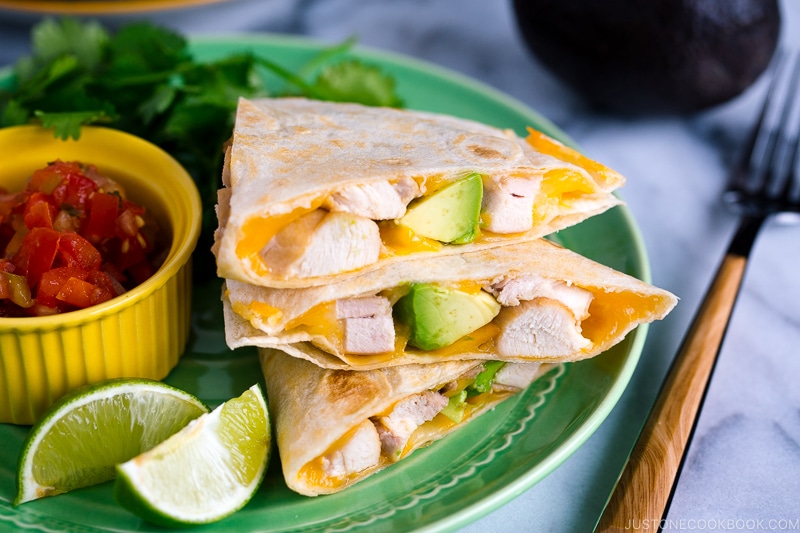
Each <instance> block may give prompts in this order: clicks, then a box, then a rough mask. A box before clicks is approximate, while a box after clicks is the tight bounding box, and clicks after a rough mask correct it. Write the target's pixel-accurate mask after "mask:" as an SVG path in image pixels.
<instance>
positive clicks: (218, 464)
mask: <svg viewBox="0 0 800 533" xmlns="http://www.w3.org/2000/svg"><path fill="white" fill-rule="evenodd" d="M270 446H271V436H270V421H269V413H268V411H267V404H266V402H265V400H264V395H263V393H262V391H261V387H259V386H258V385H254V386H252V387H251V388H250V389H248V390H247V391H245V392H244V394H242V395H241V396H239V397H238V398H234V399H232V400H228V401H227V402H225V403H223V404H222V405H220V406H219V407H217V408H216V409H214V410H213V411H212V412H211V413H209V414H206V415H203V416H201V417H200V418H198V419H197V420H195V421H193V422H191V423H190V424H189V425H188V426H186V427H185V428H184V429H182V430H181V431H179V432H178V433H176V434H175V435H173V436H172V437H170V438H169V439H167V440H166V441H164V442H162V443H161V444H159V445H158V446H156V447H155V448H153V449H152V450H150V451H147V452H144V453H143V454H141V455H139V456H138V457H134V458H133V459H131V460H130V461H128V462H126V463H123V464H121V465H118V466H117V481H116V482H115V484H114V496H115V497H116V499H117V501H118V502H119V503H120V504H122V506H123V507H125V508H127V509H128V510H129V511H131V512H133V513H134V514H136V515H138V516H140V517H141V518H144V519H145V520H148V521H150V522H152V523H154V524H158V525H162V526H184V525H191V524H205V523H209V522H215V521H217V520H220V519H222V518H224V517H226V516H228V515H230V514H232V513H234V512H235V511H237V510H239V509H240V508H242V507H243V506H244V505H245V504H246V503H247V502H248V501H249V500H250V498H251V497H252V496H253V494H255V492H256V490H258V487H259V485H260V484H261V480H262V479H263V478H264V473H265V472H266V469H267V463H268V461H269V456H270Z"/></svg>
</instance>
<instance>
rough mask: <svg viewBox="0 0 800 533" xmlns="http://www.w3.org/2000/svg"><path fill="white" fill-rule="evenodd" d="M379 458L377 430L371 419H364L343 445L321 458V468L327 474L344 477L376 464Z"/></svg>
mask: <svg viewBox="0 0 800 533" xmlns="http://www.w3.org/2000/svg"><path fill="white" fill-rule="evenodd" d="M380 458H381V441H380V439H379V438H378V432H377V431H376V430H375V426H374V425H373V424H372V422H371V421H369V420H364V422H362V423H361V424H359V425H358V427H357V428H356V430H355V431H354V432H353V435H352V436H351V437H350V438H349V439H348V440H347V442H346V443H345V444H344V446H342V447H341V448H339V449H337V450H336V451H335V452H332V453H331V454H329V455H326V456H324V457H323V458H322V469H323V470H324V472H325V475H327V476H331V477H344V476H347V475H348V474H354V473H356V472H361V471H362V470H366V469H367V468H370V467H372V466H375V465H377V464H378V461H379V460H380Z"/></svg>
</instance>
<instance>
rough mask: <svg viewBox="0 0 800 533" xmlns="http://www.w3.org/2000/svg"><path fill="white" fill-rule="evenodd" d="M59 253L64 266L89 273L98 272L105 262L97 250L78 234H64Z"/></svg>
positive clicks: (59, 245)
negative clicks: (77, 268)
mask: <svg viewBox="0 0 800 533" xmlns="http://www.w3.org/2000/svg"><path fill="white" fill-rule="evenodd" d="M58 251H59V254H60V255H61V259H62V261H63V263H64V265H66V266H74V267H79V268H82V269H83V270H87V271H92V270H98V269H99V268H100V263H101V262H102V260H103V258H102V256H101V255H100V252H99V251H98V250H97V248H95V247H94V246H93V245H92V243H90V242H89V241H88V240H86V239H84V238H83V237H81V236H80V235H78V234H77V233H72V232H70V233H62V234H61V240H60V241H59V243H58Z"/></svg>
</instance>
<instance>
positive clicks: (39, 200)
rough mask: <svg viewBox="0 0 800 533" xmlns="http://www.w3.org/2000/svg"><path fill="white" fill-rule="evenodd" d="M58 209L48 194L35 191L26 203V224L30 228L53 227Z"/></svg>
mask: <svg viewBox="0 0 800 533" xmlns="http://www.w3.org/2000/svg"><path fill="white" fill-rule="evenodd" d="M56 211H57V210H56V206H55V205H53V204H52V203H51V202H50V200H49V199H48V196H47V195H46V194H44V193H41V192H35V193H33V194H32V195H31V196H30V198H28V201H27V202H26V203H25V214H24V217H25V225H26V226H27V227H28V228H52V227H53V218H54V217H55V215H56Z"/></svg>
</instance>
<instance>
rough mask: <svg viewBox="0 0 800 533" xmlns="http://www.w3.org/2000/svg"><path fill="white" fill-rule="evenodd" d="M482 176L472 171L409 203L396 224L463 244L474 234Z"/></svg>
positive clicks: (473, 238) (478, 218) (481, 190)
mask: <svg viewBox="0 0 800 533" xmlns="http://www.w3.org/2000/svg"><path fill="white" fill-rule="evenodd" d="M482 201H483V179H482V178H481V175H480V174H477V173H474V172H473V173H472V174H470V175H468V176H467V177H465V178H462V179H460V180H458V181H456V182H455V183H452V184H450V185H447V186H446V187H443V188H441V189H439V190H438V191H436V192H434V193H433V194H431V195H430V196H425V197H423V198H421V199H419V200H418V201H416V202H414V203H413V204H411V205H409V207H408V210H407V211H406V214H405V215H403V217H402V218H401V219H400V220H399V224H400V225H402V226H406V227H407V228H409V229H411V230H412V231H413V232H414V233H416V234H417V235H421V236H423V237H428V238H429V239H436V240H437V241H441V242H444V243H452V244H464V243H468V242H472V241H474V240H475V237H477V236H478V233H479V231H480V228H479V226H478V224H479V223H480V215H481V202H482Z"/></svg>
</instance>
